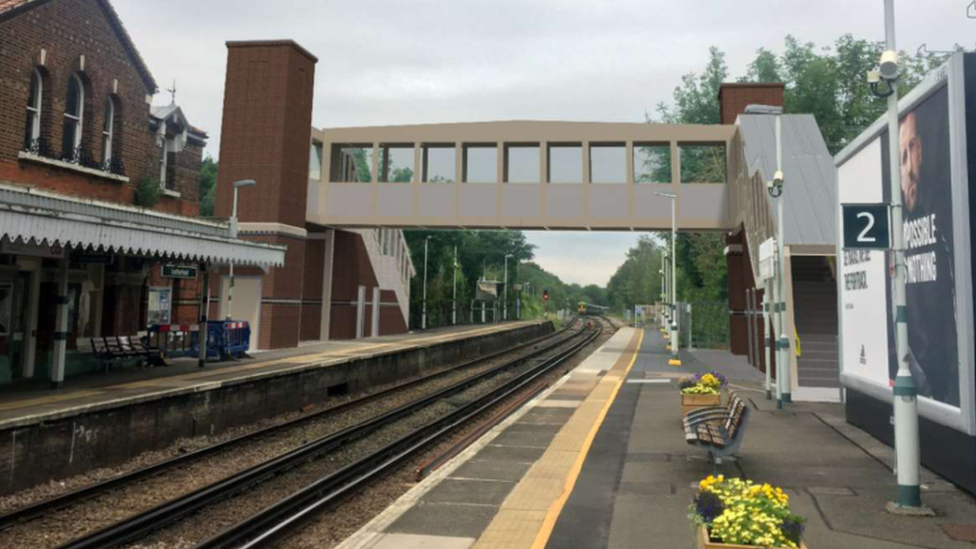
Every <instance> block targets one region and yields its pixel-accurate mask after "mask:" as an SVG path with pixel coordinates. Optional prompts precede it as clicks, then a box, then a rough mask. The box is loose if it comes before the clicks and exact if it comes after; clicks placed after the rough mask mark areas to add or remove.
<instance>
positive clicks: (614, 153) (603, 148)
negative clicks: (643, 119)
mask: <svg viewBox="0 0 976 549" xmlns="http://www.w3.org/2000/svg"><path fill="white" fill-rule="evenodd" d="M590 182H591V183H626V182H627V145H626V144H625V143H592V144H590Z"/></svg>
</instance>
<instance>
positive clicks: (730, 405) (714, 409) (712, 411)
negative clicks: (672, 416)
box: [683, 390, 740, 427]
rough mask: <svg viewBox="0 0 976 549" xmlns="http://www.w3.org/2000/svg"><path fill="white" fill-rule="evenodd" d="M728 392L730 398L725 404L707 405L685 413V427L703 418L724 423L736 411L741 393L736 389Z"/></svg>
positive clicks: (716, 422)
mask: <svg viewBox="0 0 976 549" xmlns="http://www.w3.org/2000/svg"><path fill="white" fill-rule="evenodd" d="M728 393H729V396H728V400H727V401H726V403H725V405H724V406H707V407H705V408H698V409H696V410H692V411H690V412H688V413H687V414H685V417H684V420H683V423H684V425H685V427H687V426H688V425H689V424H691V423H693V422H700V421H703V420H708V421H710V422H711V423H715V424H721V423H723V422H724V421H725V420H726V419H728V416H729V415H730V414H732V412H733V411H735V406H736V403H737V402H738V401H739V400H740V399H739V395H738V394H737V393H736V392H735V391H732V390H730V391H729V392H728Z"/></svg>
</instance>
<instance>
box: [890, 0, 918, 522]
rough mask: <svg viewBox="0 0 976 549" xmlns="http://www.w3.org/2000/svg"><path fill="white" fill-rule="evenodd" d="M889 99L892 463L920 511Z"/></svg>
mask: <svg viewBox="0 0 976 549" xmlns="http://www.w3.org/2000/svg"><path fill="white" fill-rule="evenodd" d="M884 6H885V49H886V50H888V51H892V52H896V51H898V50H897V49H895V6H894V0H885V4H884ZM889 85H890V86H891V87H892V93H891V95H889V96H888V147H889V153H888V158H889V160H890V162H891V169H890V172H891V176H890V179H891V234H892V240H891V252H892V255H893V256H894V264H895V265H894V267H895V288H894V292H893V293H894V296H893V297H894V300H895V303H894V312H895V337H896V347H895V348H896V352H897V353H898V355H897V357H898V374H897V375H896V376H895V386H894V388H893V396H894V408H895V464H896V467H897V470H898V471H897V475H898V499H897V501H895V502H894V505H895V507H897V508H900V509H909V510H911V509H915V510H922V495H921V491H920V489H919V461H920V459H919V442H918V389H917V387H916V385H915V379H914V378H913V377H912V372H911V370H910V369H909V367H908V353H909V349H908V324H907V321H908V318H907V313H906V300H905V274H906V272H905V233H904V229H903V225H902V200H901V158H900V154H901V150H900V140H899V139H898V137H899V128H898V90H897V88H896V87H895V82H894V81H890V82H889Z"/></svg>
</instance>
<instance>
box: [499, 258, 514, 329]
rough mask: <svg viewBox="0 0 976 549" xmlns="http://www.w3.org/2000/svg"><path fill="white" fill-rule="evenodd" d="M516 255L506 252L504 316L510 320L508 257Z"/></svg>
mask: <svg viewBox="0 0 976 549" xmlns="http://www.w3.org/2000/svg"><path fill="white" fill-rule="evenodd" d="M510 257H515V256H514V255H512V254H505V303H504V305H503V306H502V318H504V319H505V320H508V258H510Z"/></svg>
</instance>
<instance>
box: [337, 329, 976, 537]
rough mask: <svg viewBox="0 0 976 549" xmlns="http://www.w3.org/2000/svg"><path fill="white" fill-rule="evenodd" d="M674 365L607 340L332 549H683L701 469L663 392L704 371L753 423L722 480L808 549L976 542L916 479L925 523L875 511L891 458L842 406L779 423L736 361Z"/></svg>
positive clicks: (808, 406) (959, 499)
mask: <svg viewBox="0 0 976 549" xmlns="http://www.w3.org/2000/svg"><path fill="white" fill-rule="evenodd" d="M681 355H682V356H681V358H682V361H683V365H682V366H681V367H673V366H669V365H668V358H669V354H668V352H667V351H666V350H665V341H664V340H663V338H662V337H661V335H660V334H659V333H658V332H656V331H653V330H647V331H640V330H633V329H630V328H625V329H622V330H620V331H619V332H618V333H617V334H616V335H615V336H614V337H613V338H611V339H610V340H609V341H608V342H607V343H606V344H605V345H604V346H603V347H601V349H600V350H598V351H597V352H596V353H594V354H593V355H591V357H590V358H589V359H587V360H586V361H585V362H584V363H583V364H581V365H580V366H579V367H577V368H576V369H575V370H574V371H573V372H571V373H570V374H568V375H567V376H566V377H564V378H563V379H562V380H560V382H559V383H558V384H556V385H555V386H553V387H552V388H550V389H549V390H547V391H546V392H544V393H542V394H540V395H539V396H538V397H537V398H536V399H534V400H533V401H532V402H531V403H530V404H529V405H528V406H527V407H525V408H523V409H522V410H520V411H519V412H517V413H516V414H514V415H513V416H511V417H509V418H508V419H507V420H506V421H505V422H503V423H502V424H500V425H499V426H498V427H496V428H495V429H493V430H492V431H491V432H489V433H488V434H487V435H486V436H485V437H483V438H482V439H481V440H479V441H478V442H477V443H476V444H475V445H473V446H472V447H470V448H468V449H467V450H466V451H465V452H463V453H462V454H460V455H459V456H458V457H457V458H455V459H454V460H452V461H451V462H450V463H448V464H447V465H446V466H445V467H443V468H442V469H440V470H438V471H437V472H436V473H434V475H432V476H431V477H428V479H426V480H424V481H423V482H421V483H419V484H418V485H417V486H415V487H414V488H413V489H412V490H411V491H410V492H408V493H407V494H406V495H404V496H403V497H402V498H401V499H400V500H399V501H398V502H397V503H396V504H394V505H393V506H391V507H390V508H389V509H387V511H386V512H384V513H383V514H381V515H380V516H378V517H377V518H376V519H374V520H373V521H372V522H370V523H369V524H368V525H367V526H366V527H364V528H363V529H362V530H361V531H360V532H359V533H357V534H356V535H354V536H352V537H351V538H349V539H348V540H346V542H344V543H343V544H342V545H340V546H339V547H340V549H367V548H368V549H393V548H397V549H413V548H421V547H423V548H425V549H468V548H471V547H475V548H479V549H484V548H505V549H516V548H525V549H528V548H532V549H542V548H544V547H548V548H552V549H563V548H567V549H568V548H573V549H598V548H605V547H609V548H611V549H623V548H628V549H629V548H642V549H643V548H652V549H653V548H668V549H672V548H686V547H688V548H690V547H696V543H695V537H694V529H693V527H692V525H691V522H690V520H689V519H688V506H689V504H690V503H691V499H692V497H693V495H694V493H695V490H696V486H697V483H698V481H699V480H700V479H702V478H704V477H705V476H707V475H708V474H710V473H711V472H712V465H711V463H710V462H709V461H708V460H707V458H706V456H705V454H704V453H703V452H702V451H700V450H698V449H697V448H694V447H692V446H689V445H687V444H686V443H685V441H684V434H683V430H682V427H681V408H680V398H679V395H678V392H677V388H676V385H675V384H674V380H675V379H677V378H679V377H681V376H683V375H687V374H689V373H694V372H704V371H708V370H711V369H715V370H718V371H720V372H721V373H723V374H724V375H726V376H727V377H728V378H729V379H730V381H731V383H732V384H733V385H734V386H735V388H736V390H737V391H738V392H739V394H740V395H741V396H743V397H744V398H746V399H747V402H748V403H749V405H750V406H752V412H753V413H752V414H751V415H750V420H749V423H748V425H747V428H746V431H745V439H744V443H743V445H742V448H741V450H740V452H739V455H738V458H737V459H735V460H734V461H730V462H726V463H724V464H723V465H722V472H723V473H724V474H726V475H727V476H743V477H747V478H750V479H753V480H755V481H757V482H768V483H770V484H773V485H776V486H781V487H783V488H784V490H786V491H787V493H788V494H789V495H790V498H791V506H792V508H793V511H794V512H795V513H797V514H799V515H801V516H804V517H806V519H807V524H806V532H805V535H804V539H805V543H806V544H807V546H808V547H810V548H811V549H824V548H829V549H846V548H851V549H855V548H856V549H881V548H907V547H925V548H939V549H941V548H947V549H950V548H953V549H954V548H959V549H963V548H972V547H974V545H973V544H972V543H969V542H967V541H960V540H959V539H957V538H963V537H965V536H966V535H967V534H969V535H976V499H974V498H973V497H972V496H971V495H969V494H966V493H965V492H962V491H960V490H958V489H957V488H955V487H954V486H953V485H952V484H950V483H948V482H946V481H944V480H942V479H941V478H939V477H938V476H937V475H935V474H933V473H931V472H929V471H923V474H922V480H923V500H924V502H925V504H927V505H928V506H930V507H932V508H933V509H935V511H936V512H937V516H936V517H932V518H906V517H896V516H893V515H889V514H887V513H886V512H885V510H884V508H885V503H886V502H888V501H889V500H890V499H892V498H893V497H894V495H895V492H896V481H895V478H894V476H893V475H892V472H891V461H892V450H891V448H890V447H888V446H885V445H884V444H882V443H880V442H879V441H877V440H876V439H874V438H872V437H871V436H869V435H868V434H866V433H865V432H863V431H861V430H859V429H857V428H855V427H853V426H851V425H848V424H847V423H846V422H845V419H844V410H843V407H842V405H840V404H832V403H816V404H814V403H797V404H793V405H789V406H788V407H787V409H786V410H777V408H776V404H775V401H768V400H766V398H765V393H764V391H762V389H761V388H762V383H763V376H762V374H760V373H759V372H758V371H756V370H754V369H752V368H751V367H749V366H748V365H747V364H745V362H744V361H743V360H740V359H739V358H738V357H733V356H732V355H730V354H729V353H726V352H724V351H693V352H688V353H686V352H682V353H681ZM953 536H955V538H954V537H953Z"/></svg>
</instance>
